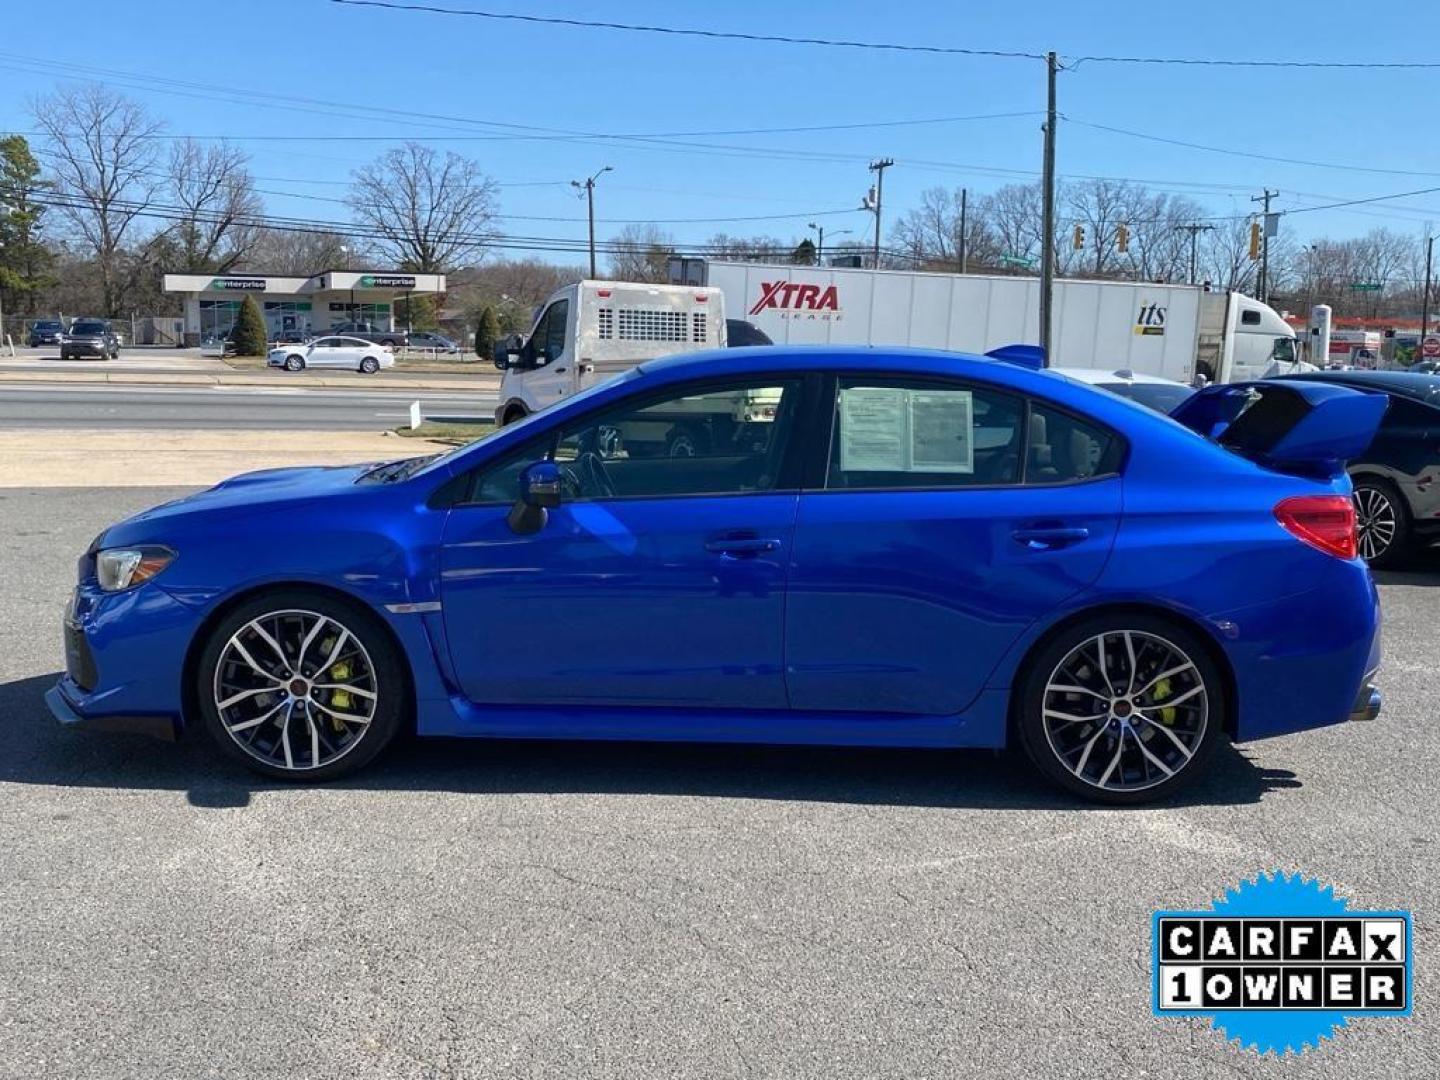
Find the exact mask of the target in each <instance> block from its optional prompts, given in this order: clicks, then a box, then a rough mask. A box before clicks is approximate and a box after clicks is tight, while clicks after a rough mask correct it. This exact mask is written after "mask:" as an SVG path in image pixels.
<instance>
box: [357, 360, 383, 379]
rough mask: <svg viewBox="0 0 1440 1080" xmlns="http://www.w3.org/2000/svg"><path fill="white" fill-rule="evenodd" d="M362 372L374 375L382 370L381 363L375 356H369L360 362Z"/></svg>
mask: <svg viewBox="0 0 1440 1080" xmlns="http://www.w3.org/2000/svg"><path fill="white" fill-rule="evenodd" d="M360 370H361V371H363V372H364V373H365V374H366V375H374V374H375V373H376V372H377V371H379V370H380V361H379V360H376V359H375V357H373V356H367V357H365V359H364V360H361V361H360Z"/></svg>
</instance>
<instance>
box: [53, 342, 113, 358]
mask: <svg viewBox="0 0 1440 1080" xmlns="http://www.w3.org/2000/svg"><path fill="white" fill-rule="evenodd" d="M60 351H61V352H63V353H67V354H68V355H70V356H109V355H110V349H109V347H108V346H106V345H104V344H97V343H96V342H93V341H62V342H61V343H60Z"/></svg>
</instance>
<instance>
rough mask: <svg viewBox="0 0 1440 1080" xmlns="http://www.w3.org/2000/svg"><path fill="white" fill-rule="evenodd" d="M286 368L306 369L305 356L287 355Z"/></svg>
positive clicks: (288, 369) (289, 369)
mask: <svg viewBox="0 0 1440 1080" xmlns="http://www.w3.org/2000/svg"><path fill="white" fill-rule="evenodd" d="M285 370H286V371H304V370H305V360H304V358H303V357H300V356H287V357H286V358H285Z"/></svg>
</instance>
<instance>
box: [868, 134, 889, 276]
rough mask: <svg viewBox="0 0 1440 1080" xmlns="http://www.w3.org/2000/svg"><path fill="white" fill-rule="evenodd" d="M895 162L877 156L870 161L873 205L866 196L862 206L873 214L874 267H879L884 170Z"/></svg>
mask: <svg viewBox="0 0 1440 1080" xmlns="http://www.w3.org/2000/svg"><path fill="white" fill-rule="evenodd" d="M894 164H895V159H894V158H888V157H887V158H879V159H877V160H875V161H872V162H870V171H871V172H873V173H874V174H875V198H874V205H871V200H870V199H869V198H868V197H867V198H866V200H865V202H864V204H863V206H864V208H865V209H866V210H869V211H870V212H871V213H873V214H874V215H875V256H874V268H875V269H876V270H878V269H880V207H881V205H882V204H883V203H884V200H885V170H886V169H888V168H890V166H891V165H894Z"/></svg>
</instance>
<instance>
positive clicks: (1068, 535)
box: [1010, 525, 1090, 551]
mask: <svg viewBox="0 0 1440 1080" xmlns="http://www.w3.org/2000/svg"><path fill="white" fill-rule="evenodd" d="M1010 535H1011V537H1013V538H1014V540H1015V542H1016V543H1017V544H1021V545H1023V546H1025V547H1028V548H1030V549H1032V550H1034V551H1048V550H1050V549H1053V548H1062V547H1069V546H1070V545H1071V544H1078V543H1079V542H1080V541H1081V540H1085V539H1087V538H1089V536H1090V530H1089V529H1087V528H1085V527H1084V526H1083V525H1056V526H1053V527H1047V528H1034V529H1016V530H1015V531H1014V532H1013V533H1011V534H1010Z"/></svg>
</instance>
